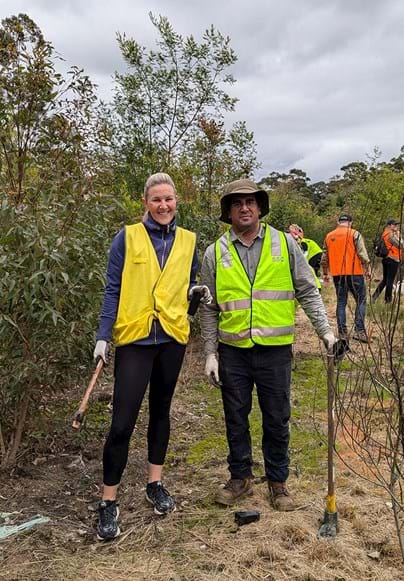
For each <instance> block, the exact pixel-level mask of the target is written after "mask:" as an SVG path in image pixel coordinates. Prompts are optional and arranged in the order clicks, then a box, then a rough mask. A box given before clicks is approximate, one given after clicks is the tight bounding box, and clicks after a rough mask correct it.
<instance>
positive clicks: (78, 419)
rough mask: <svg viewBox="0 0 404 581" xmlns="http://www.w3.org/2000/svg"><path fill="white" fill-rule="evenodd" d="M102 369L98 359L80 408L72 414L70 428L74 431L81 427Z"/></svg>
mask: <svg viewBox="0 0 404 581" xmlns="http://www.w3.org/2000/svg"><path fill="white" fill-rule="evenodd" d="M103 367H104V361H103V360H102V359H101V357H100V359H99V360H98V363H97V366H96V368H95V370H94V373H93V375H92V377H91V379H90V383H89V384H88V387H87V389H86V391H85V394H84V396H83V399H82V400H81V402H80V407H79V409H78V410H77V412H76V413H75V414H74V417H73V422H72V428H74V429H75V430H79V429H80V427H81V424H82V423H83V419H84V415H85V413H86V410H87V407H88V400H89V399H90V396H91V394H92V392H93V391H94V388H95V385H96V383H97V379H98V377H99V376H100V373H101V371H102V368H103Z"/></svg>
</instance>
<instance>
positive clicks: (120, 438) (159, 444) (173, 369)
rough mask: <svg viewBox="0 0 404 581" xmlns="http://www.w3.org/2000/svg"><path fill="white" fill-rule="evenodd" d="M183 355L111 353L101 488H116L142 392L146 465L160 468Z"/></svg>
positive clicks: (136, 350)
mask: <svg viewBox="0 0 404 581" xmlns="http://www.w3.org/2000/svg"><path fill="white" fill-rule="evenodd" d="M184 355H185V345H180V344H179V343H176V342H174V341H172V342H170V343H161V344H160V345H135V344H132V345H125V346H123V347H117V349H116V353H115V385H114V398H113V411H112V423H111V429H110V432H109V434H108V437H107V441H106V442H105V447H104V456H103V467H104V484H106V485H107V486H115V485H117V484H119V482H120V480H121V476H122V473H123V471H124V469H125V466H126V463H127V460H128V450H129V440H130V438H131V435H132V433H133V430H134V428H135V424H136V420H137V417H138V414H139V410H140V406H141V404H142V401H143V398H144V395H145V392H146V388H147V385H148V383H149V382H150V389H149V427H148V431H147V443H148V461H149V462H150V463H151V464H158V465H162V464H164V459H165V455H166V451H167V446H168V441H169V437H170V406H171V399H172V397H173V394H174V389H175V385H176V383H177V379H178V375H179V372H180V370H181V365H182V361H183V359H184Z"/></svg>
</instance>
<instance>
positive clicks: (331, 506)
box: [317, 339, 349, 540]
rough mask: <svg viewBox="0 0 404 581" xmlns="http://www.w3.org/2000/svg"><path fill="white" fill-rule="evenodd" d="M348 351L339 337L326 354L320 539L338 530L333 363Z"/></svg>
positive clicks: (330, 536) (334, 533) (333, 535)
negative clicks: (325, 439)
mask: <svg viewBox="0 0 404 581" xmlns="http://www.w3.org/2000/svg"><path fill="white" fill-rule="evenodd" d="M347 351H349V346H348V342H347V341H346V340H344V339H340V340H339V341H337V342H336V343H335V345H334V350H333V355H327V392H328V491H327V499H326V509H325V511H324V519H323V522H322V525H321V526H320V529H319V531H318V533H317V536H318V537H319V538H322V539H331V540H333V539H335V537H336V536H337V532H338V512H337V496H336V492H335V471H334V446H335V419H334V408H335V370H334V365H335V364H336V363H337V362H338V361H341V360H342V358H343V357H344V355H345V353H346V352H347Z"/></svg>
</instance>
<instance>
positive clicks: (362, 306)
mask: <svg viewBox="0 0 404 581" xmlns="http://www.w3.org/2000/svg"><path fill="white" fill-rule="evenodd" d="M333 280H334V285H335V292H336V294H337V309H336V315H337V325H338V332H339V333H347V331H348V328H347V323H346V306H347V304H348V294H349V293H351V294H352V296H353V297H354V299H355V303H356V306H355V318H354V325H355V331H364V330H365V316H366V284H365V277H364V276H363V274H347V275H343V276H334V277H333Z"/></svg>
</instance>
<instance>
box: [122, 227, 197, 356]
mask: <svg viewBox="0 0 404 581" xmlns="http://www.w3.org/2000/svg"><path fill="white" fill-rule="evenodd" d="M195 243H196V236H195V234H194V233H193V232H189V231H188V230H184V229H183V228H179V227H177V228H176V230H175V238H174V242H173V245H172V248H171V251H170V254H169V256H168V259H167V261H166V263H165V265H164V268H163V270H161V268H160V265H159V262H158V259H157V255H156V251H155V250H154V247H153V244H152V242H151V240H150V237H149V235H148V233H147V230H146V228H145V227H144V225H143V224H133V225H131V226H126V228H125V262H124V267H123V271H122V282H121V294H120V298H119V306H118V313H117V318H116V321H115V325H114V328H113V338H114V342H115V345H117V346H120V345H128V344H129V343H133V342H134V341H138V340H139V339H144V338H145V337H148V336H149V334H150V331H151V327H152V323H153V320H154V319H157V320H158V321H159V322H160V324H161V326H162V328H163V329H164V331H165V332H166V333H167V335H170V337H173V339H175V340H176V341H178V343H182V344H185V343H187V341H188V338H189V321H188V317H187V308H188V298H187V293H188V288H189V282H190V273H191V267H192V259H193V256H194V252H195Z"/></svg>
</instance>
